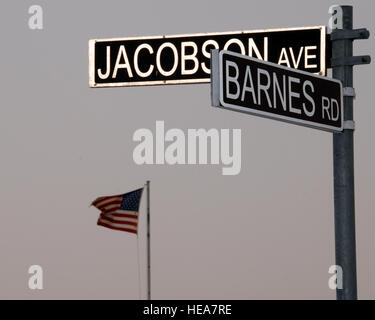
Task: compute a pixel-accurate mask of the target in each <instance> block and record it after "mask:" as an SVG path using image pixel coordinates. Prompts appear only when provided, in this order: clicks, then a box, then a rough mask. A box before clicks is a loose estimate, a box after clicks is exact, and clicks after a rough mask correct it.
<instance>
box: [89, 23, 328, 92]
mask: <svg viewBox="0 0 375 320" xmlns="http://www.w3.org/2000/svg"><path fill="white" fill-rule="evenodd" d="M212 49H219V50H229V51H234V52H238V53H241V54H245V55H248V56H252V57H255V58H258V59H262V60H264V61H270V62H274V63H278V64H280V65H284V66H287V67H291V68H296V69H300V70H304V71H308V72H312V73H317V74H320V75H325V73H326V56H325V52H326V28H325V27H324V26H317V27H304V28H286V29H270V30H257V31H238V32H225V33H207V34H191V35H180V36H156V37H140V38H123V39H121V38H118V39H93V40H90V41H89V85H90V87H113V86H136V85H160V84H181V83H204V82H210V51H211V50H212Z"/></svg>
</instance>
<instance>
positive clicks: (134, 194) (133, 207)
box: [120, 188, 143, 211]
mask: <svg viewBox="0 0 375 320" xmlns="http://www.w3.org/2000/svg"><path fill="white" fill-rule="evenodd" d="M142 191H143V188H141V189H137V190H134V191H131V192H128V193H125V194H124V196H123V197H122V202H121V207H120V210H128V211H138V209H139V203H140V201H141V196H142Z"/></svg>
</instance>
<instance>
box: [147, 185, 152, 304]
mask: <svg viewBox="0 0 375 320" xmlns="http://www.w3.org/2000/svg"><path fill="white" fill-rule="evenodd" d="M150 247H151V246H150V181H149V180H147V300H151V248H150Z"/></svg>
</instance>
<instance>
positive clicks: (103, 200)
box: [92, 194, 122, 206]
mask: <svg viewBox="0 0 375 320" xmlns="http://www.w3.org/2000/svg"><path fill="white" fill-rule="evenodd" d="M115 198H118V199H120V200H121V199H122V195H121V194H120V195H116V196H106V197H99V198H97V199H95V200H94V201H93V202H92V205H93V206H97V205H99V204H100V203H101V202H105V201H108V200H115Z"/></svg>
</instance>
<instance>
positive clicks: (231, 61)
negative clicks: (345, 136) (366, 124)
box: [211, 50, 343, 132]
mask: <svg viewBox="0 0 375 320" xmlns="http://www.w3.org/2000/svg"><path fill="white" fill-rule="evenodd" d="M211 60H212V61H211V63H212V75H211V97H212V105H213V106H215V107H223V108H227V109H231V110H234V111H240V112H245V113H249V114H253V115H258V116H262V117H267V118H272V119H276V120H282V121H286V122H291V123H295V124H299V125H304V126H308V127H313V128H317V129H321V130H326V131H332V132H337V131H342V130H343V104H342V101H343V99H342V85H341V82H340V81H339V80H336V79H331V78H327V77H322V76H318V75H315V74H312V73H309V72H305V71H301V70H295V69H291V68H288V67H284V66H280V65H277V64H275V63H270V62H265V61H262V60H259V59H255V58H252V57H248V56H245V55H241V54H238V53H234V52H229V51H221V52H220V53H219V52H218V50H213V51H212V58H211Z"/></svg>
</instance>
